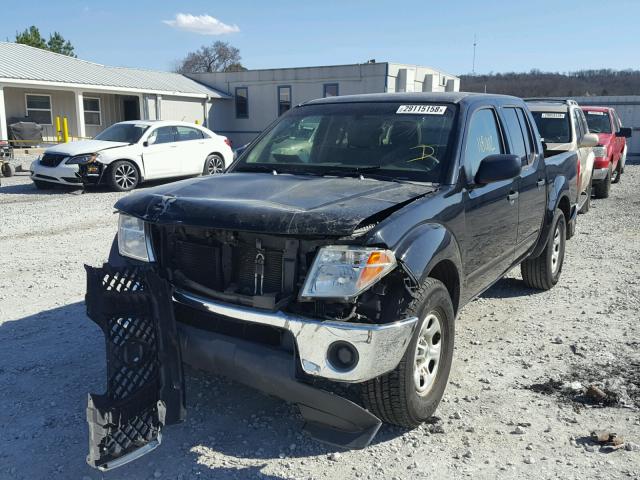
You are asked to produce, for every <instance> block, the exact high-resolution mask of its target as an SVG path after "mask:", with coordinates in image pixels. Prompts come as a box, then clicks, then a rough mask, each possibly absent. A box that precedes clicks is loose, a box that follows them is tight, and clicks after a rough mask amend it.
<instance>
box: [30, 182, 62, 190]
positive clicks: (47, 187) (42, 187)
mask: <svg viewBox="0 0 640 480" xmlns="http://www.w3.org/2000/svg"><path fill="white" fill-rule="evenodd" d="M31 181H32V182H33V184H34V185H35V186H36V188H37V189H38V190H51V189H52V188H55V187H56V186H55V185H54V184H53V183H49V182H43V181H42V180H31Z"/></svg>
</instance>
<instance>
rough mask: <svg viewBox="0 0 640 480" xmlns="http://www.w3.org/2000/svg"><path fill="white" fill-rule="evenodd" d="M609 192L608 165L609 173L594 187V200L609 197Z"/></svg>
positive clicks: (609, 176)
mask: <svg viewBox="0 0 640 480" xmlns="http://www.w3.org/2000/svg"><path fill="white" fill-rule="evenodd" d="M610 190H611V165H609V171H608V172H607V176H606V177H605V179H604V180H602V181H600V182H598V183H596V184H595V186H594V189H593V191H594V193H595V196H596V198H607V197H609V191H610Z"/></svg>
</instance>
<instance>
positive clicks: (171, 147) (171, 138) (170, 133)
mask: <svg viewBox="0 0 640 480" xmlns="http://www.w3.org/2000/svg"><path fill="white" fill-rule="evenodd" d="M146 144H147V146H145V147H143V150H142V160H143V162H144V170H145V178H147V179H152V178H163V177H171V176H180V175H181V172H182V167H181V164H180V162H181V161H180V155H179V154H178V151H177V148H178V141H177V133H176V127H175V126H173V125H163V126H161V127H158V128H156V129H155V130H153V131H152V132H151V133H150V134H149V137H148V138H147V141H146Z"/></svg>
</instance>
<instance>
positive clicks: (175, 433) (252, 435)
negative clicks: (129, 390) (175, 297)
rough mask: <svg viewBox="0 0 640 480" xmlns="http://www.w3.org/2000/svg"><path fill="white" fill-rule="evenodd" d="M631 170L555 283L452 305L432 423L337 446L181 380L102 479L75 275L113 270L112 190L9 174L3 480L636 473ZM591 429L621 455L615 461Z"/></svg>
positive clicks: (510, 283)
mask: <svg viewBox="0 0 640 480" xmlns="http://www.w3.org/2000/svg"><path fill="white" fill-rule="evenodd" d="M639 163H640V162H638V161H636V162H630V163H629V164H628V166H627V169H626V172H625V175H624V176H623V179H622V182H621V183H620V184H619V185H614V186H613V188H612V195H611V198H609V199H608V200H594V202H593V204H592V211H590V212H589V213H588V214H587V215H584V216H580V217H579V221H578V232H577V235H576V237H575V238H574V239H573V240H572V241H571V242H569V243H568V246H567V257H566V260H565V266H564V272H563V274H562V278H561V280H560V283H559V284H558V285H557V286H556V288H554V289H553V290H551V291H550V292H546V293H539V292H535V291H532V290H529V289H527V288H526V287H524V285H523V284H522V282H521V280H520V278H519V275H520V274H519V271H518V269H516V270H514V271H513V272H511V273H510V274H509V275H508V277H507V278H504V279H503V280H501V281H500V282H498V283H497V284H496V285H495V286H494V287H493V288H491V289H490V290H489V291H488V292H486V293H485V294H484V295H483V296H482V297H481V298H479V299H478V300H476V301H474V302H472V303H471V304H470V305H468V306H467V307H465V309H464V310H463V311H462V312H461V314H460V316H459V319H458V323H457V339H456V342H457V347H456V352H455V356H454V365H453V369H452V374H451V378H450V382H449V386H448V388H447V391H446V393H445V398H444V400H443V403H442V404H441V406H440V408H439V410H438V412H437V415H438V417H439V418H436V419H433V423H431V424H429V425H425V426H423V427H421V428H419V429H416V430H414V431H404V430H402V429H399V428H393V427H386V426H385V427H383V428H382V430H381V432H380V433H379V435H378V437H377V438H376V440H375V442H376V443H375V444H374V445H372V446H371V447H369V448H368V449H366V450H364V451H352V452H340V451H338V450H335V449H331V448H328V447H326V446H323V445H320V444H317V443H315V442H313V441H311V440H309V439H308V438H306V437H305V436H304V435H302V434H301V433H300V426H301V421H300V419H299V418H298V417H297V416H296V414H295V413H294V412H295V409H294V408H292V407H291V406H289V405H287V404H285V403H283V402H281V401H279V400H276V399H272V398H267V397H264V396H262V395H260V394H259V393H256V392H254V391H252V390H250V389H247V388H244V387H241V386H239V385H236V384H232V383H230V382H228V381H225V380H223V379H221V378H217V377H211V376H208V375H207V374H204V373H200V372H194V371H189V372H188V374H187V396H188V408H189V411H188V420H187V422H186V423H184V424H182V425H179V426H173V427H170V428H168V429H166V431H165V438H164V442H163V445H162V446H161V447H160V448H159V449H158V450H156V451H155V452H153V453H152V454H150V455H148V456H146V457H144V458H143V459H141V460H139V461H137V462H135V463H132V464H129V465H127V466H124V467H122V468H120V469H118V470H115V471H113V472H112V473H109V474H101V473H100V472H98V471H96V470H93V469H91V468H90V467H88V466H87V465H86V463H85V455H86V453H87V428H86V423H85V413H84V409H85V407H86V396H87V392H89V391H93V392H101V391H103V390H104V388H105V387H104V384H105V358H104V340H103V336H102V334H101V333H100V331H99V329H98V327H97V326H95V325H94V324H93V323H92V322H91V321H90V320H88V319H87V317H86V316H85V314H84V309H83V294H84V270H83V268H82V264H83V263H89V264H93V265H98V264H100V263H101V262H102V261H103V260H104V259H105V256H106V254H107V252H108V250H109V246H110V243H111V240H112V238H113V234H114V232H115V229H116V216H115V215H113V208H112V206H113V204H114V202H115V201H116V199H117V198H119V197H120V194H115V193H110V192H103V191H100V192H92V193H87V194H80V193H79V192H69V191H67V190H52V191H50V192H46V193H43V192H40V191H37V190H36V189H35V188H34V187H33V186H32V185H31V182H30V180H29V178H28V177H27V176H25V175H23V174H22V175H18V176H16V177H13V178H9V179H7V178H3V179H2V186H1V187H0V252H1V253H0V446H1V448H0V478H18V479H23V478H24V479H34V478H35V479H40V478H53V479H55V478H61V479H97V478H107V479H134V478H172V479H189V478H272V479H280V478H287V479H289V478H291V479H293V478H295V479H298V478H332V479H333V478H356V477H359V478H376V479H377V478H398V479H400V478H464V477H470V478H474V479H478V478H479V479H485V478H487V479H488V478H496V477H500V478H536V479H539V478H562V479H572V478H575V479H584V478H607V479H615V478H632V479H640V451H639V450H640V447H638V444H640V411H639V409H638V407H640V321H639V320H640V263H638V258H640V220H639V216H638V213H639V211H640V199H639V196H638V194H637V192H638V191H639V189H638V185H639V184H640V165H639ZM591 384H596V385H598V386H599V388H600V389H601V390H603V391H604V392H605V393H606V394H607V395H608V396H607V397H606V399H603V402H604V403H606V404H608V405H610V406H606V407H605V406H602V405H598V404H597V402H596V403H594V402H593V401H592V399H591V397H589V395H587V394H585V392H586V389H587V387H588V386H590V385H591ZM593 430H607V431H609V432H616V433H617V434H618V435H622V436H623V437H624V439H625V441H626V445H625V446H623V447H622V448H619V449H617V450H615V451H607V449H606V448H601V447H600V446H599V445H596V444H594V443H593V442H592V441H591V440H590V438H589V434H590V432H591V431H593Z"/></svg>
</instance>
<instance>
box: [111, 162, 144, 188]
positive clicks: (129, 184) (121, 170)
mask: <svg viewBox="0 0 640 480" xmlns="http://www.w3.org/2000/svg"><path fill="white" fill-rule="evenodd" d="M108 179H109V184H110V185H111V188H113V189H114V190H118V191H120V192H126V191H128V190H133V189H134V188H136V186H137V185H138V182H139V181H140V176H139V175H138V170H137V169H136V167H134V166H133V165H132V164H131V163H130V162H127V161H122V160H121V161H118V162H115V163H114V164H112V165H111V168H110V169H109V175H108Z"/></svg>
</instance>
